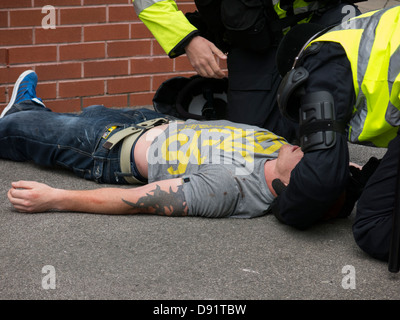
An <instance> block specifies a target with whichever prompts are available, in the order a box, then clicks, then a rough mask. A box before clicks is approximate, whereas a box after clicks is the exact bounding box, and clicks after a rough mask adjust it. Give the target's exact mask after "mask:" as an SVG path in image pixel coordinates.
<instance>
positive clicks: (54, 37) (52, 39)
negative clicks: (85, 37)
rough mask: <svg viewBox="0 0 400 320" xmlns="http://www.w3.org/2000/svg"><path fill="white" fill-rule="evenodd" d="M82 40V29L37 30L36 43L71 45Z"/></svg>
mask: <svg viewBox="0 0 400 320" xmlns="http://www.w3.org/2000/svg"><path fill="white" fill-rule="evenodd" d="M81 38H82V28H81V27H57V28H56V29H42V28H37V29H36V30H35V43H36V44H41V43H67V42H68V43H69V42H80V41H81Z"/></svg>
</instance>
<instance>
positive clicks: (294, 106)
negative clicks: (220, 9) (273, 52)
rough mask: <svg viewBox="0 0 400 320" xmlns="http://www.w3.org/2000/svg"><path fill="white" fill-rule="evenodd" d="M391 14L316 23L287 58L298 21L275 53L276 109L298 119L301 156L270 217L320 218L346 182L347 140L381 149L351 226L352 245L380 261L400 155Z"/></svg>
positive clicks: (399, 67)
mask: <svg viewBox="0 0 400 320" xmlns="http://www.w3.org/2000/svg"><path fill="white" fill-rule="evenodd" d="M399 18H400V6H396V7H392V8H388V9H382V10H378V11H374V12H369V13H366V14H364V15H361V16H358V17H356V18H354V19H351V20H350V21H348V22H346V23H342V24H340V25H338V26H336V27H334V28H332V29H328V30H327V29H323V28H322V27H321V28H320V30H321V31H320V32H319V33H317V34H316V35H314V36H313V37H312V38H311V41H309V43H306V45H305V47H306V49H302V50H301V51H300V52H301V53H300V54H299V55H298V56H297V57H296V59H293V57H290V54H288V51H287V50H285V49H286V48H288V46H289V47H291V48H293V46H297V48H301V47H302V46H303V45H304V42H301V41H299V42H298V43H297V44H296V40H299V39H300V38H301V35H305V34H306V33H307V30H305V29H307V28H306V26H304V25H303V26H299V27H296V28H293V30H291V32H290V33H288V34H287V36H286V37H285V39H284V40H283V41H282V44H281V47H280V48H279V49H278V58H277V60H278V65H279V69H280V71H281V72H282V74H285V73H286V72H287V73H286V75H285V77H284V79H283V80H282V83H281V86H280V88H279V93H278V103H279V108H280V109H281V111H282V113H283V114H285V115H286V116H287V117H289V118H291V119H293V120H295V121H297V122H298V123H299V126H300V130H299V132H300V142H301V147H302V150H303V151H304V153H305V154H304V157H303V159H302V160H301V162H300V163H299V165H298V166H297V167H296V168H295V169H294V171H293V172H292V175H291V180H290V184H289V185H288V186H287V188H281V189H280V191H281V194H280V196H279V197H278V198H277V206H276V207H275V209H278V210H276V211H275V213H276V216H277V217H278V219H280V220H281V221H282V222H284V223H286V224H288V225H292V226H294V227H298V228H306V227H308V226H310V225H311V224H313V223H315V222H316V221H318V220H320V219H321V217H322V216H323V215H324V212H325V211H326V210H327V207H329V206H330V205H333V204H334V203H336V201H337V199H338V198H340V196H341V195H342V194H343V190H344V189H345V187H346V184H348V182H349V168H348V166H347V165H346V162H348V161H349V152H348V146H347V141H350V142H352V143H357V144H364V145H370V146H375V147H382V148H387V152H386V154H385V156H384V157H383V158H382V159H381V161H380V163H379V161H375V166H377V169H376V171H375V172H374V173H373V174H372V176H371V177H370V179H369V180H368V182H367V183H366V185H365V187H364V189H363V191H362V194H361V197H360V198H359V201H358V205H357V212H356V217H355V223H354V225H353V233H354V237H355V240H356V242H357V244H358V245H359V246H360V247H361V248H362V249H363V250H364V251H365V252H367V253H368V254H370V255H371V256H373V257H375V258H378V259H382V260H387V259H388V257H389V247H390V238H391V230H392V212H393V208H394V205H395V199H396V197H395V196H396V180H397V175H398V173H397V164H398V161H399V157H400V137H399V133H398V127H399V125H400V111H399V110H400V22H399ZM310 27H311V26H308V29H310ZM312 32H315V29H314V30H312ZM312 32H311V33H312ZM313 38H314V39H313ZM303 40H305V39H303ZM303 48H304V47H303ZM285 52H286V54H285ZM279 53H281V54H282V55H281V56H279ZM293 60H295V61H296V62H295V63H294V66H293V67H292V65H293ZM369 169H370V168H365V170H369ZM363 171H364V169H363ZM354 174H360V172H358V173H354ZM364 180H366V179H364ZM364 183H365V181H364ZM277 186H279V184H278V183H277ZM397 201H399V199H397Z"/></svg>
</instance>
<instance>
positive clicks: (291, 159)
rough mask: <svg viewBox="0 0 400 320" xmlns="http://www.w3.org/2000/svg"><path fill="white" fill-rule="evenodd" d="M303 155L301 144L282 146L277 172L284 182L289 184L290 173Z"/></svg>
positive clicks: (276, 166) (277, 160)
mask: <svg viewBox="0 0 400 320" xmlns="http://www.w3.org/2000/svg"><path fill="white" fill-rule="evenodd" d="M303 155H304V153H303V151H301V148H300V147H299V146H293V145H290V144H285V145H283V146H282V147H281V148H280V150H279V153H278V158H277V159H276V165H275V172H276V174H277V175H278V179H279V180H281V181H282V183H283V184H285V185H288V184H289V180H290V175H291V173H292V171H293V169H294V168H295V167H296V165H297V164H298V163H299V162H300V160H301V159H302V158H303Z"/></svg>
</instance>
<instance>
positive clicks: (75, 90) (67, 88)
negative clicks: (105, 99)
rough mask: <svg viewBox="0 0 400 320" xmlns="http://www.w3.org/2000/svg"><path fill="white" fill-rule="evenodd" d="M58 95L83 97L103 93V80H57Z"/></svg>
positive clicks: (62, 96) (61, 96)
mask: <svg viewBox="0 0 400 320" xmlns="http://www.w3.org/2000/svg"><path fill="white" fill-rule="evenodd" d="M58 86H59V97H60V98H68V97H85V96H97V95H102V94H104V80H79V81H66V82H59V84H58Z"/></svg>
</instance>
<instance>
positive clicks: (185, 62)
mask: <svg viewBox="0 0 400 320" xmlns="http://www.w3.org/2000/svg"><path fill="white" fill-rule="evenodd" d="M174 61H175V71H186V70H193V67H192V65H191V64H190V61H189V59H188V58H187V56H186V55H183V56H180V57H177V58H176V59H174Z"/></svg>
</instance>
